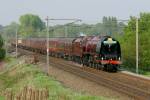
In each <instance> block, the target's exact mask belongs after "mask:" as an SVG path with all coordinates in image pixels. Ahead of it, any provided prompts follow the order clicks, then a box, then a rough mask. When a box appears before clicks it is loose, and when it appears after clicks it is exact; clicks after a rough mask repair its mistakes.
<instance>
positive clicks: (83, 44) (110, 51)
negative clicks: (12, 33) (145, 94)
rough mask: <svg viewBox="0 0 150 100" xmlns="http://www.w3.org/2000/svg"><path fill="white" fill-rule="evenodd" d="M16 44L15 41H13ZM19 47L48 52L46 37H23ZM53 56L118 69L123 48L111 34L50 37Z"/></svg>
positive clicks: (88, 64) (91, 65)
mask: <svg viewBox="0 0 150 100" xmlns="http://www.w3.org/2000/svg"><path fill="white" fill-rule="evenodd" d="M12 45H15V41H12ZM18 47H20V48H23V49H27V50H31V51H36V52H39V53H43V54H46V39H45V38H29V39H21V42H20V43H19V44H18ZM49 53H50V55H51V56H55V57H61V58H66V59H69V60H72V61H75V62H77V63H79V64H83V65H86V66H90V67H97V68H101V67H100V66H102V68H104V69H105V70H111V71H112V70H113V71H117V68H118V65H120V64H121V48H120V44H119V42H118V41H117V40H115V39H114V38H112V37H110V36H83V37H77V38H50V39H49Z"/></svg>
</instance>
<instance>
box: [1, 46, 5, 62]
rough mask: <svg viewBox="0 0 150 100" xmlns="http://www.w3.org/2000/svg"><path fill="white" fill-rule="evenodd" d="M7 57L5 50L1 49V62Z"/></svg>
mask: <svg viewBox="0 0 150 100" xmlns="http://www.w3.org/2000/svg"><path fill="white" fill-rule="evenodd" d="M5 55H6V51H5V49H2V48H0V60H2V59H4V58H5Z"/></svg>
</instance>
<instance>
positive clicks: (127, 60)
mask: <svg viewBox="0 0 150 100" xmlns="http://www.w3.org/2000/svg"><path fill="white" fill-rule="evenodd" d="M138 21H139V67H140V69H142V70H146V71H150V67H149V66H150V62H149V59H150V50H149V48H150V39H149V37H150V13H141V14H140V18H139V19H138ZM124 33H125V34H124V35H123V37H122V38H121V39H120V43H121V46H122V53H123V59H124V65H125V66H128V67H130V68H134V69H135V66H136V65H135V61H136V59H135V58H136V57H135V56H136V53H135V36H136V34H135V33H136V17H134V16H132V17H130V20H129V22H128V25H127V26H126V27H125V29H124Z"/></svg>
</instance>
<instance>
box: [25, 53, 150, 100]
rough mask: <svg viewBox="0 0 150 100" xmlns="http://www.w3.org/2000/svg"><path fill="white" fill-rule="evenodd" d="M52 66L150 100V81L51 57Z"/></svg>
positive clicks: (41, 56) (139, 98) (42, 57)
mask: <svg viewBox="0 0 150 100" xmlns="http://www.w3.org/2000/svg"><path fill="white" fill-rule="evenodd" d="M23 52H25V50H24V51H23ZM45 58H46V57H45V56H44V55H40V60H42V61H45ZM50 65H51V66H53V67H57V68H60V69H62V70H65V71H67V72H70V73H73V74H75V75H78V76H80V77H83V78H86V79H88V80H91V81H94V82H96V83H98V84H100V85H103V86H106V87H108V88H111V89H113V90H115V91H118V92H120V93H123V94H126V95H128V96H131V97H132V98H134V99H135V100H150V80H149V79H145V78H141V77H138V76H134V75H130V74H126V73H122V72H118V73H108V72H104V71H101V70H95V69H93V68H89V67H80V66H78V65H75V64H73V63H72V62H68V61H65V60H63V59H58V58H52V57H50Z"/></svg>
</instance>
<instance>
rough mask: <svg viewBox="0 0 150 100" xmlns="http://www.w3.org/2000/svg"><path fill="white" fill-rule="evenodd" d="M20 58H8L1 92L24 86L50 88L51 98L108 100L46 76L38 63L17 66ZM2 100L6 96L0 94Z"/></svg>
mask: <svg viewBox="0 0 150 100" xmlns="http://www.w3.org/2000/svg"><path fill="white" fill-rule="evenodd" d="M18 61H19V60H16V59H13V58H7V59H6V62H7V63H8V62H9V64H6V69H5V70H4V71H3V72H1V73H0V93H1V92H3V91H5V90H6V89H8V88H11V89H12V91H13V93H18V92H20V91H21V90H22V89H23V88H24V86H31V87H34V88H37V89H41V88H48V90H49V95H50V96H49V100H108V99H107V98H104V97H96V96H90V95H87V94H82V93H76V92H74V91H72V90H70V89H69V88H65V87H64V86H63V85H62V84H61V83H60V82H58V81H56V80H55V79H54V78H52V77H48V76H46V75H45V74H44V73H43V72H42V71H41V70H40V69H39V68H38V67H37V66H36V65H31V64H24V65H19V66H17V63H18ZM0 100H4V97H2V96H0Z"/></svg>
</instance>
